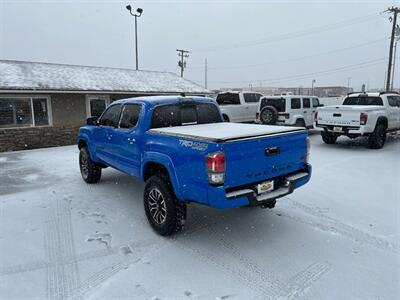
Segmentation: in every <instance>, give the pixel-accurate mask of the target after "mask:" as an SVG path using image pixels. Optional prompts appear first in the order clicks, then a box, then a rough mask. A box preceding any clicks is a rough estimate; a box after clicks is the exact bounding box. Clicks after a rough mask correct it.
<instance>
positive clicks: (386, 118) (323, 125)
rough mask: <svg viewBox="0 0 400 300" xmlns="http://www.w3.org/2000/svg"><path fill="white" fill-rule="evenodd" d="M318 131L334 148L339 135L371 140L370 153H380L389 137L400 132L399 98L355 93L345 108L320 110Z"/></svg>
mask: <svg viewBox="0 0 400 300" xmlns="http://www.w3.org/2000/svg"><path fill="white" fill-rule="evenodd" d="M314 125H315V128H317V129H320V130H322V131H321V136H322V140H323V141H324V142H325V143H327V144H334V143H335V142H336V139H337V138H338V137H339V136H340V135H345V136H348V137H349V138H356V137H359V136H368V144H369V147H370V148H371V149H380V148H382V147H383V146H384V144H385V141H386V134H387V132H390V131H396V130H400V95H399V94H397V93H394V92H390V93H389V92H387V93H383V92H382V93H352V94H349V95H347V96H346V97H345V98H344V100H343V104H342V105H334V106H326V107H321V108H318V110H317V112H316V115H315V124H314Z"/></svg>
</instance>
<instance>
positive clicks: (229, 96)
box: [216, 91, 262, 123]
mask: <svg viewBox="0 0 400 300" xmlns="http://www.w3.org/2000/svg"><path fill="white" fill-rule="evenodd" d="M261 97H262V94H260V93H255V92H243V91H240V92H239V91H230V92H222V93H219V94H218V95H217V98H216V100H217V103H218V105H219V106H220V109H221V112H222V116H223V118H224V121H225V122H238V123H241V122H243V123H245V122H254V116H255V114H256V111H257V107H258V102H259V101H260V98H261Z"/></svg>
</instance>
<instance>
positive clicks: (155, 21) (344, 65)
mask: <svg viewBox="0 0 400 300" xmlns="http://www.w3.org/2000/svg"><path fill="white" fill-rule="evenodd" d="M129 3H130V1H78V0H75V1H74V0H71V1H59V0H53V1H34V0H32V1H19V0H14V1H9V0H0V59H13V60H27V61H40V62H54V63H63V64H79V65H93V66H108V67H122V68H134V67H135V56H134V55H135V52H134V18H133V17H131V16H130V15H129V13H128V11H127V10H126V9H125V6H126V5H127V4H129ZM131 4H132V6H133V7H134V8H137V7H141V8H143V10H144V12H143V15H142V17H140V18H139V19H138V31H139V33H138V38H139V68H141V69H146V70H161V71H172V72H175V73H178V72H179V69H178V66H177V61H178V56H177V53H176V51H175V49H176V48H183V49H188V50H190V51H191V52H192V53H191V54H190V57H189V58H188V61H187V69H186V71H185V77H186V78H188V79H190V80H194V81H196V82H198V83H200V84H202V85H204V60H205V58H207V60H208V67H209V72H208V87H209V88H219V87H248V86H249V84H251V85H252V86H261V85H262V86H294V87H298V86H304V87H306V86H310V85H311V81H312V79H315V80H316V86H318V85H320V86H322V85H342V86H347V82H348V78H351V79H350V85H351V86H352V87H354V88H356V89H359V88H360V86H361V84H362V83H365V84H366V85H368V86H369V87H370V88H380V87H383V84H384V77H385V70H386V68H387V65H386V64H387V57H388V49H389V36H390V30H391V23H390V22H389V20H388V17H389V15H388V14H384V13H382V14H380V13H381V12H382V11H384V10H385V9H387V8H388V7H389V6H391V5H400V1H393V0H392V1H386V0H379V1H344V0H342V1H334V0H330V1H323V0H320V1H135V2H133V1H131ZM399 55H400V51H399ZM399 55H398V56H399ZM399 67H400V61H399ZM398 70H400V69H398ZM397 73H398V74H399V73H400V72H397ZM398 74H397V77H396V81H395V82H396V85H397V86H398V85H399V84H400V76H399V75H398Z"/></svg>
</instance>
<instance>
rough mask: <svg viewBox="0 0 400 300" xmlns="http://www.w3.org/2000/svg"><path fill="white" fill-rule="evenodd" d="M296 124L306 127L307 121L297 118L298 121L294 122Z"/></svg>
mask: <svg viewBox="0 0 400 300" xmlns="http://www.w3.org/2000/svg"><path fill="white" fill-rule="evenodd" d="M294 126H296V127H304V128H306V123H305V122H304V120H303V119H297V120H296V123H295V124H294Z"/></svg>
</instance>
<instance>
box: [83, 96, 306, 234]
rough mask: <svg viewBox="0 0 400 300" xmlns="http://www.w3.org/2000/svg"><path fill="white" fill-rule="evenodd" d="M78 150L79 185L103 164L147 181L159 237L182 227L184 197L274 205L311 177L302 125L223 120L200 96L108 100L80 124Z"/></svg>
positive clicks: (149, 211)
mask: <svg viewBox="0 0 400 300" xmlns="http://www.w3.org/2000/svg"><path fill="white" fill-rule="evenodd" d="M78 147H79V149H80V154H79V166H80V170H81V175H82V178H83V180H84V181H85V182H87V183H97V182H99V180H100V177H101V172H102V168H104V167H107V166H109V167H112V168H115V169H118V170H120V171H122V172H124V173H126V174H128V175H131V176H133V177H135V178H138V179H140V180H143V181H145V182H146V185H145V189H144V209H145V212H146V216H147V218H148V221H149V223H150V224H151V226H152V227H153V229H154V230H155V231H156V232H158V233H159V234H161V235H170V234H172V233H174V232H176V231H179V230H181V229H182V227H183V224H184V221H185V219H186V204H188V203H190V202H196V203H201V204H204V205H208V206H211V207H215V208H232V207H240V206H262V207H268V208H273V207H274V206H275V203H276V199H278V198H280V197H283V196H285V195H288V194H290V193H292V192H293V191H294V190H295V189H296V188H298V187H300V186H302V185H304V184H305V183H307V182H308V181H309V179H310V175H311V166H310V165H309V164H308V154H309V142H308V136H307V131H306V130H303V129H300V128H289V127H280V126H262V125H256V124H237V123H226V122H223V119H222V115H221V112H220V111H219V108H218V106H217V105H216V103H215V101H214V100H213V99H211V98H203V97H193V98H187V97H178V96H168V97H139V98H132V99H125V100H118V101H115V102H113V103H112V104H111V105H110V106H109V107H108V108H107V109H106V110H105V111H104V113H103V114H102V115H101V117H100V118H99V119H98V120H97V119H96V118H89V119H88V120H87V125H86V126H83V127H81V128H80V130H79V135H78ZM110 197H111V195H110Z"/></svg>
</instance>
